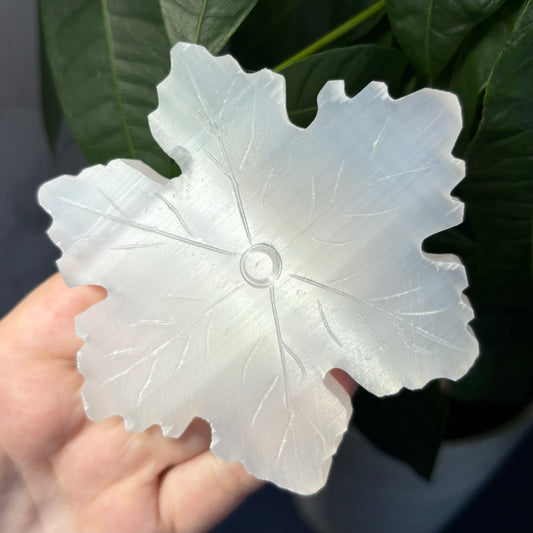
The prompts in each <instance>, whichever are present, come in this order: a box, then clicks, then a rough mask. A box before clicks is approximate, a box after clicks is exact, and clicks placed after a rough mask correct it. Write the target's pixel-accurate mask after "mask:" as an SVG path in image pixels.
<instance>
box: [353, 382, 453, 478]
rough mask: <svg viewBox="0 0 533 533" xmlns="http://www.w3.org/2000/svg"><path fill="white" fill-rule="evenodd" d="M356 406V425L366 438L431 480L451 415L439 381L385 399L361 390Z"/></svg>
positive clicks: (357, 394) (355, 400) (359, 390)
mask: <svg viewBox="0 0 533 533" xmlns="http://www.w3.org/2000/svg"><path fill="white" fill-rule="evenodd" d="M353 404H354V423H355V425H356V427H358V428H359V430H360V431H361V432H362V433H363V434H364V435H366V437H368V438H369V439H370V440H371V441H372V442H373V443H374V444H375V445H376V446H377V447H378V448H379V449H381V450H382V451H384V452H385V453H388V454H390V455H392V456H394V457H397V458H398V459H400V460H402V461H405V462H406V463H407V464H409V465H410V466H411V467H412V468H413V469H414V470H415V471H416V472H417V473H418V474H420V475H421V476H422V477H424V478H426V479H429V478H430V477H431V473H432V471H433V466H434V464H435V460H436V458H437V453H438V451H439V448H440V443H441V441H442V437H443V435H444V431H445V428H446V416H447V406H446V401H445V399H444V398H443V396H442V394H441V392H440V390H439V386H438V384H437V383H436V382H432V383H430V384H428V385H426V387H424V388H423V389H421V390H417V391H410V390H405V389H404V390H402V391H401V392H399V393H398V394H395V395H394V396H388V397H385V398H377V397H376V396H374V395H372V394H370V393H369V392H367V391H365V390H364V389H362V388H359V389H358V390H357V392H356V393H355V397H354V400H353Z"/></svg>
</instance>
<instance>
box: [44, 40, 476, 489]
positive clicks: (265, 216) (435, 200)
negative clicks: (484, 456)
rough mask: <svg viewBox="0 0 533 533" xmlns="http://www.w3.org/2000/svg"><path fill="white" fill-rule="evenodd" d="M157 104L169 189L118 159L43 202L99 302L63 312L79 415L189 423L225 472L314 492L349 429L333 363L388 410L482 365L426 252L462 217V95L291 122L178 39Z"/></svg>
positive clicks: (450, 287)
mask: <svg viewBox="0 0 533 533" xmlns="http://www.w3.org/2000/svg"><path fill="white" fill-rule="evenodd" d="M158 92H159V107H158V108H157V110H156V111H155V112H153V113H152V114H151V115H150V117H149V120H150V127H151V129H152V133H153V135H154V137H155V139H156V140H157V142H158V143H159V144H160V145H161V147H162V148H163V149H164V150H165V151H166V152H167V153H168V154H169V155H170V156H172V157H173V158H174V159H175V160H176V162H177V163H178V164H179V165H180V167H181V169H182V171H183V174H182V175H181V176H180V177H178V178H174V179H172V180H170V181H169V180H166V179H164V178H162V177H161V176H159V175H157V174H156V173H155V172H154V171H152V170H151V169H150V168H148V167H147V166H145V165H144V164H143V163H141V162H139V161H128V160H114V161H111V162H110V163H109V164H107V165H105V166H102V165H96V166H93V167H90V168H87V169H85V170H84V171H83V172H81V174H80V175H79V176H76V177H72V176H61V177H59V178H56V179H54V180H52V181H50V182H48V183H46V184H45V185H43V186H42V188H41V189H40V192H39V200H40V202H41V204H42V205H43V206H44V208H45V209H46V210H47V211H48V212H49V213H50V214H51V215H52V216H53V224H52V227H51V229H50V231H49V234H50V236H51V238H52V239H53V240H54V241H55V242H56V243H57V244H58V246H59V247H60V248H61V249H62V251H63V256H62V257H61V259H60V260H59V262H58V264H59V269H60V271H61V273H62V275H63V277H64V278H65V280H66V282H67V283H68V284H69V285H81V284H99V285H102V286H104V287H105V288H106V289H107V291H108V297H107V298H106V299H105V300H104V301H102V302H100V303H99V304H97V305H95V306H93V307H92V308H90V309H89V310H88V311H86V312H84V313H83V314H81V315H80V316H79V317H78V319H77V328H78V333H79V335H80V336H81V337H82V338H83V339H84V340H85V343H84V346H83V348H82V349H81V351H80V353H79V359H78V362H79V369H80V371H81V372H82V374H83V375H84V377H85V385H84V387H83V390H82V394H83V400H84V403H85V408H86V411H87V414H88V416H89V417H90V418H91V419H94V420H98V419H101V418H105V417H108V416H111V415H116V414H120V415H121V416H123V417H124V420H125V423H126V428H127V429H129V430H132V431H142V430H143V429H145V428H147V427H149V426H150V425H153V424H160V425H161V427H162V429H163V432H164V434H165V435H168V436H170V437H178V436H180V435H181V434H182V432H183V431H184V429H185V428H186V427H187V425H188V424H189V423H190V422H191V420H192V419H193V418H194V417H197V416H199V417H203V418H205V419H206V420H207V421H209V423H210V424H211V427H212V430H213V440H212V445H211V447H212V450H213V451H214V452H215V453H216V454H218V455H219V456H220V457H222V458H224V459H226V460H228V461H234V460H236V461H242V462H243V463H244V465H245V467H246V468H247V469H248V471H249V472H251V473H252V474H254V475H255V476H257V477H259V478H262V479H267V480H270V481H273V482H274V483H276V484H278V485H280V486H282V487H286V488H288V489H290V490H293V491H297V492H300V493H304V494H307V493H312V492H315V491H316V490H318V489H319V488H320V487H321V486H322V485H323V484H324V483H325V480H326V477H327V473H328V470H329V467H330V463H331V457H332V455H333V454H334V453H335V451H336V449H337V446H338V444H339V441H340V439H341V437H342V435H343V433H344V432H345V430H346V427H347V424H348V420H349V418H350V415H351V405H350V398H349V397H348V395H347V393H346V392H345V391H344V389H343V388H342V387H341V386H340V385H339V384H338V383H337V381H336V380H335V379H333V378H332V377H331V375H330V374H328V372H329V371H330V370H331V369H332V368H341V369H343V370H345V371H346V372H347V373H348V374H350V375H351V376H352V377H353V378H354V379H355V380H356V381H357V382H358V383H359V384H360V385H361V386H363V387H365V388H366V389H368V390H369V391H371V392H372V393H374V394H377V395H385V394H393V393H395V392H397V391H398V390H399V389H400V388H402V387H407V388H409V389H415V388H419V387H422V386H423V385H424V384H425V383H427V382H428V381H429V380H431V379H434V378H437V377H447V378H450V379H457V378H459V377H461V376H462V375H463V374H464V373H465V372H466V371H467V370H468V368H469V367H470V366H471V365H472V362H473V360H474V359H475V357H476V355H477V351H478V347H477V343H476V341H475V339H474V338H473V337H472V335H471V333H470V332H469V331H468V327H467V323H468V321H469V320H471V319H472V311H471V309H470V307H469V306H468V305H467V303H465V299H464V297H463V295H462V291H463V290H464V289H465V287H466V277H465V272H464V269H463V267H462V266H461V264H460V263H459V262H458V261H457V260H456V259H454V258H450V257H443V256H436V257H434V258H428V257H426V256H425V255H424V254H423V253H422V251H421V243H422V240H423V239H424V238H426V237H427V236H429V235H431V234H433V233H435V232H438V231H441V230H443V229H445V228H448V227H450V226H453V225H456V224H458V223H459V222H460V221H461V220H462V211H463V209H462V208H463V206H462V204H461V203H460V202H458V201H457V200H455V199H452V198H451V196H450V191H451V190H452V189H453V187H454V186H455V185H457V183H458V182H459V181H460V180H461V178H462V176H463V173H464V166H463V163H462V161H459V160H457V159H454V158H453V157H452V155H451V149H452V147H453V144H454V142H455V140H456V137H457V135H458V133H459V130H460V128H461V116H460V108H459V105H458V102H457V100H456V98H455V97H454V96H453V95H451V94H449V93H445V92H441V91H437V90H432V89H424V90H421V91H418V92H416V93H414V94H412V95H409V96H406V97H404V98H401V99H398V100H392V99H391V98H390V97H389V95H388V93H387V88H386V86H385V85H384V84H383V83H377V82H374V83H371V84H369V85H368V86H367V87H366V88H365V89H364V90H363V91H361V92H360V93H359V94H358V95H356V96H355V97H354V98H348V97H347V96H346V95H345V92H344V86H343V83H342V82H340V81H331V82H328V83H327V84H326V85H325V86H324V88H323V89H322V91H321V92H320V94H319V96H318V113H317V116H316V118H315V120H314V121H313V123H312V124H311V125H310V126H309V127H308V128H306V129H301V128H298V127H296V126H294V125H292V124H291V123H290V122H289V120H288V118H287V113H286V110H285V86H284V78H283V77H282V76H280V75H278V74H275V73H273V72H270V71H268V70H262V71H260V72H257V73H254V74H246V73H244V72H243V71H242V70H241V68H240V67H239V65H238V64H237V63H236V62H235V60H234V59H233V58H231V57H230V56H223V57H212V56H211V55H210V54H209V53H208V52H207V51H206V50H205V49H204V48H202V47H200V46H196V45H190V44H178V45H176V46H175V47H174V48H173V50H172V69H171V72H170V75H169V76H168V78H166V79H165V80H164V81H163V82H162V83H161V84H160V85H159V87H158Z"/></svg>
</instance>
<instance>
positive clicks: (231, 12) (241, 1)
mask: <svg viewBox="0 0 533 533" xmlns="http://www.w3.org/2000/svg"><path fill="white" fill-rule="evenodd" d="M159 3H160V4H161V11H162V13H163V19H164V21H165V27H166V30H167V33H168V36H169V39H170V43H171V44H172V45H174V44H176V43H177V42H179V41H185V42H189V43H198V44H202V45H204V46H205V47H206V48H207V49H208V50H209V51H210V52H211V53H213V54H216V53H217V52H219V51H220V49H221V48H222V47H223V46H224V45H225V44H226V41H227V40H228V39H229V38H230V37H231V35H232V34H233V32H234V31H235V30H236V29H237V28H238V27H239V24H240V23H241V22H242V21H243V20H244V19H245V17H246V15H248V13H249V12H250V10H251V9H252V8H253V7H254V5H255V4H256V3H257V0H222V1H221V0H159Z"/></svg>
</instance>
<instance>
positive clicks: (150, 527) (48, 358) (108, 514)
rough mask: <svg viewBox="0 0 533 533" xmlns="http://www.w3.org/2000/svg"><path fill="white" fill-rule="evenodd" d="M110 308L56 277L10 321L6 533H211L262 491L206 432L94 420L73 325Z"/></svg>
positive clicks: (97, 290)
mask: <svg viewBox="0 0 533 533" xmlns="http://www.w3.org/2000/svg"><path fill="white" fill-rule="evenodd" d="M105 296H106V292H105V290H104V289H103V288H101V287H96V286H85V287H75V288H68V287H67V286H66V285H65V284H64V282H63V281H62V279H61V277H60V276H59V275H55V276H52V277H51V278H50V279H48V280H47V281H45V282H44V283H43V284H42V285H41V286H40V287H38V288H37V289H35V290H34V291H33V292H32V293H31V294H30V295H29V296H28V297H26V298H25V299H24V300H23V301H22V302H21V303H20V304H19V305H18V306H17V307H16V308H15V309H14V310H13V311H12V312H11V313H10V314H8V315H7V316H6V317H5V318H4V319H3V320H2V321H0V369H1V370H0V531H10V532H11V531H12V532H26V531H27V532H30V531H38V532H48V531H50V532H57V531H69V532H73V533H74V532H82V531H90V532H109V531H113V532H117V533H119V532H124V533H125V532H130V531H131V532H134V531H135V532H138V531H143V532H164V531H177V532H180V531H182V532H187V533H193V532H198V531H206V530H208V529H209V528H210V527H212V526H213V525H214V524H216V523H217V522H218V521H220V520H221V519H222V518H223V517H224V516H226V515H227V514H228V513H229V512H231V511H232V510H233V509H234V508H235V507H236V506H237V505H238V504H239V503H240V502H241V501H242V500H243V499H244V498H245V497H246V496H247V495H248V494H250V493H251V492H252V491H254V490H255V489H257V488H258V487H259V486H260V485H261V482H260V481H258V480H257V479H255V478H253V477H252V476H250V475H249V474H248V473H247V472H246V471H245V470H244V468H243V467H242V465H241V464H240V463H226V462H224V461H222V460H221V459H219V458H217V457H216V456H215V455H213V454H212V453H211V452H210V451H209V443H210V439H211V433H210V428H209V425H208V424H207V423H206V422H205V421H203V420H200V419H196V420H194V421H193V422H192V423H191V425H190V426H189V428H188V429H187V430H186V431H185V433H184V434H183V435H182V436H181V437H180V438H179V439H171V438H165V437H163V435H162V434H161V430H160V428H159V427H158V426H154V427H151V428H149V429H148V430H147V431H144V432H143V433H130V432H127V431H126V430H125V429H124V422H123V420H122V419H121V418H119V417H112V418H108V419H105V420H101V421H98V422H92V421H90V420H88V419H87V417H86V415H85V412H84V410H83V405H82V401H81V396H80V388H81V386H82V384H83V378H82V376H81V375H80V374H79V373H78V371H77V369H76V353H77V351H78V350H79V349H80V347H81V345H82V341H81V340H80V339H79V338H78V337H76V334H75V329H74V317H75V316H76V315H77V314H79V313H81V312H82V311H84V310H85V309H87V308H88V307H90V306H91V305H94V304H95V303H97V302H98V301H100V300H102V299H103V298H105ZM336 377H337V379H339V381H341V383H342V384H343V385H344V386H345V388H346V389H347V390H348V391H349V392H350V393H353V392H354V390H355V384H354V382H353V381H352V380H351V379H350V378H349V377H347V376H346V375H345V374H344V373H341V372H338V373H337V374H336Z"/></svg>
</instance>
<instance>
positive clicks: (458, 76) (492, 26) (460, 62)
mask: <svg viewBox="0 0 533 533" xmlns="http://www.w3.org/2000/svg"><path fill="white" fill-rule="evenodd" d="M519 8H520V4H519V3H517V2H507V3H506V4H505V5H504V6H503V8H502V9H501V10H500V11H498V13H496V14H495V15H492V16H491V17H489V18H488V19H487V20H485V21H483V22H482V23H481V24H479V26H477V27H476V28H474V30H472V32H471V33H470V34H469V35H468V37H467V38H466V40H465V42H464V43H463V46H462V47H461V51H460V53H459V57H458V59H457V61H456V64H455V68H454V72H453V75H452V79H451V83H450V86H449V90H451V91H453V92H454V93H455V94H457V96H458V97H459V101H460V102H461V108H462V114H463V130H462V131H461V135H460V136H459V139H458V141H457V143H456V145H455V152H456V153H457V154H458V155H459V156H460V155H461V154H463V152H464V149H465V148H466V145H467V144H468V142H469V141H470V140H471V139H472V137H473V135H474V133H475V130H476V128H477V125H478V122H479V118H480V117H479V115H480V114H481V107H482V97H483V93H484V91H485V87H486V85H487V81H488V78H489V74H490V72H491V71H492V68H493V66H494V62H495V61H496V58H497V57H498V54H499V53H500V52H501V49H502V48H503V46H504V44H505V42H506V40H507V38H508V36H509V33H510V32H511V31H512V28H513V25H514V22H515V20H516V17H517V16H518V12H519Z"/></svg>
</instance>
